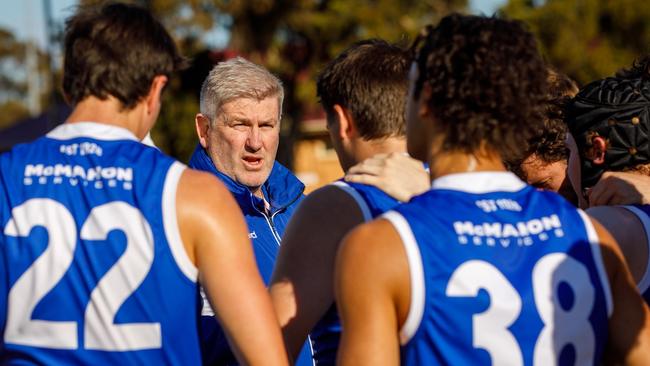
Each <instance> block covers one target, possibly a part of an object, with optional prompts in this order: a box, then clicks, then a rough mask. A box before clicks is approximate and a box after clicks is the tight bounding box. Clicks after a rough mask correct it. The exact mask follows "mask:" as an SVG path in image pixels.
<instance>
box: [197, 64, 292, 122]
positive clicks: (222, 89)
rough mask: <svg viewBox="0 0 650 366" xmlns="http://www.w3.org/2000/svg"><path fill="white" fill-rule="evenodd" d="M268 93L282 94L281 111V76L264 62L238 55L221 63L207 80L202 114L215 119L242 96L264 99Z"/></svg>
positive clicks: (202, 101) (213, 69)
mask: <svg viewBox="0 0 650 366" xmlns="http://www.w3.org/2000/svg"><path fill="white" fill-rule="evenodd" d="M268 97H277V98H278V111H280V114H281V113H282V100H283V99H284V88H283V87H282V82H281V81H280V79H278V78H277V77H276V76H275V75H273V74H271V73H270V72H269V71H268V70H266V69H265V68H264V67H262V66H259V65H256V64H254V63H252V62H250V61H248V60H246V59H244V58H242V57H235V58H233V59H230V60H228V61H224V62H220V63H218V64H217V65H216V66H215V67H214V68H212V70H211V71H210V73H209V74H208V76H207V77H206V78H205V81H203V85H202V86H201V97H200V109H201V114H203V115H204V116H206V117H208V118H209V119H210V120H211V121H214V119H215V118H216V116H217V114H218V113H219V110H220V108H221V106H223V105H224V104H225V103H228V102H230V101H232V100H234V99H239V98H249V99H254V100H257V101H261V100H264V99H266V98H268ZM279 119H280V116H278V120H279Z"/></svg>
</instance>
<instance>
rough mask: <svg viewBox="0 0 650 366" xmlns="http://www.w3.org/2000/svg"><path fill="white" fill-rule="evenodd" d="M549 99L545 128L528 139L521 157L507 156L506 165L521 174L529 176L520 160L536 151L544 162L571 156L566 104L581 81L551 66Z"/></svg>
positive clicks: (549, 70)
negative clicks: (578, 81) (568, 142)
mask: <svg viewBox="0 0 650 366" xmlns="http://www.w3.org/2000/svg"><path fill="white" fill-rule="evenodd" d="M547 71H548V74H547V81H548V91H547V94H546V97H547V99H548V102H547V105H546V111H545V119H544V124H543V126H541V127H542V128H541V129H539V130H538V131H536V133H535V134H534V135H533V136H532V137H531V138H530V139H529V140H528V148H527V150H526V151H525V152H524V154H523V155H522V156H521V157H512V158H511V159H506V166H508V169H510V170H512V172H514V173H515V174H517V175H518V176H519V177H520V178H522V179H524V180H526V179H527V178H528V177H527V176H526V174H525V172H524V171H523V169H521V164H523V162H524V161H525V160H526V159H528V157H530V156H531V155H533V154H535V155H536V157H537V158H539V159H540V160H541V161H542V162H543V163H544V164H551V163H555V162H558V161H562V160H568V158H569V149H568V148H567V146H566V133H567V125H566V122H565V121H564V117H565V116H564V114H565V113H564V111H565V108H566V106H567V104H568V103H569V102H570V101H571V98H573V97H574V96H575V95H576V94H577V93H578V85H577V84H576V82H575V81H573V80H572V79H571V78H570V77H568V76H567V75H565V74H563V73H561V72H559V71H557V70H555V69H554V68H552V67H549V68H548V70H547Z"/></svg>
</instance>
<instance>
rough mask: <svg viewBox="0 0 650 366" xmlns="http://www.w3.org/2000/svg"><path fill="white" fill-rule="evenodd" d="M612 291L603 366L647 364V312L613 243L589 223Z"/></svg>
mask: <svg viewBox="0 0 650 366" xmlns="http://www.w3.org/2000/svg"><path fill="white" fill-rule="evenodd" d="M593 223H594V227H595V229H596V233H597V234H598V237H599V238H600V243H601V252H602V257H603V263H604V264H605V268H606V270H607V275H608V279H609V283H610V288H611V291H612V302H613V307H614V310H613V313H612V316H611V318H610V319H609V337H608V340H609V344H608V345H607V349H606V354H605V357H606V364H624V365H650V310H648V306H647V305H646V304H645V302H644V301H643V299H642V298H641V295H640V294H639V292H638V291H637V289H636V286H635V284H634V281H633V279H632V275H631V274H630V272H629V270H628V269H627V267H626V266H625V262H624V260H623V255H622V254H621V251H620V249H619V248H618V245H617V244H616V241H615V240H614V238H612V236H611V235H610V234H609V233H608V232H607V230H605V229H604V228H603V227H602V226H601V225H600V224H599V223H598V222H597V221H595V220H593Z"/></svg>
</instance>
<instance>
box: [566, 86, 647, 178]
mask: <svg viewBox="0 0 650 366" xmlns="http://www.w3.org/2000/svg"><path fill="white" fill-rule="evenodd" d="M566 121H567V125H568V128H569V131H570V132H571V134H572V135H573V137H574V138H575V141H576V144H577V145H578V151H579V152H580V163H581V172H582V184H583V187H591V186H593V185H594V184H596V182H597V181H598V179H600V176H601V175H602V173H603V172H605V171H609V170H611V171H618V170H629V169H632V168H634V167H636V166H638V165H641V164H648V163H650V143H649V141H648V137H649V136H648V134H649V132H650V79H646V78H633V79H626V78H605V79H601V80H596V81H594V82H592V83H590V84H588V85H586V86H585V87H584V88H582V89H580V92H579V93H578V94H577V95H576V97H575V98H574V99H573V101H572V102H571V103H570V104H569V105H568V107H567V118H566ZM595 137H602V138H603V139H604V140H605V141H606V151H605V159H604V162H603V163H602V164H594V163H593V161H592V160H591V159H589V158H586V154H587V153H588V152H589V151H590V149H591V148H592V146H593V145H592V141H593V139H594V138H595Z"/></svg>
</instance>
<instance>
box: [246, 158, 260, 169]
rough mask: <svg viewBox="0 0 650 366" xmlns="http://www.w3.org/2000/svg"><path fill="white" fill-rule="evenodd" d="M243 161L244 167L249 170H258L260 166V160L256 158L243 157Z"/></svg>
mask: <svg viewBox="0 0 650 366" xmlns="http://www.w3.org/2000/svg"><path fill="white" fill-rule="evenodd" d="M243 160H244V163H245V165H246V166H248V167H251V168H258V167H260V166H262V158H258V157H254V156H245V157H244V158H243Z"/></svg>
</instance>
